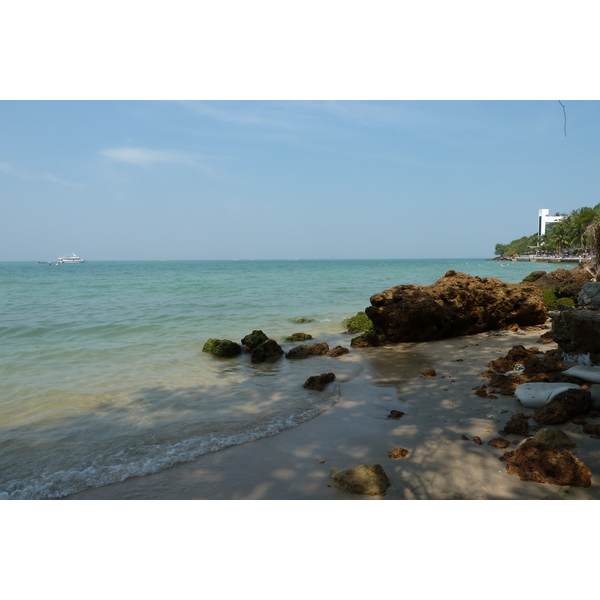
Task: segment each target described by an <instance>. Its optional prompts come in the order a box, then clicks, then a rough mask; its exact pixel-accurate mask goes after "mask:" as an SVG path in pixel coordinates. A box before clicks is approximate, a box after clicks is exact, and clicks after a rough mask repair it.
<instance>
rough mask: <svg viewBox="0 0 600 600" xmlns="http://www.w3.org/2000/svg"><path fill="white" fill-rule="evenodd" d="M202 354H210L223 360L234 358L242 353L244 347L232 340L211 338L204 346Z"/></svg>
mask: <svg viewBox="0 0 600 600" xmlns="http://www.w3.org/2000/svg"><path fill="white" fill-rule="evenodd" d="M202 352H209V353H210V354H214V355H215V356H220V357H221V358H233V357H234V356H237V355H238V354H240V353H241V352H242V347H241V346H240V345H239V344H236V343H235V342H232V341H231V340H217V339H215V338H210V339H209V340H208V341H207V342H206V343H205V344H204V346H203V348H202Z"/></svg>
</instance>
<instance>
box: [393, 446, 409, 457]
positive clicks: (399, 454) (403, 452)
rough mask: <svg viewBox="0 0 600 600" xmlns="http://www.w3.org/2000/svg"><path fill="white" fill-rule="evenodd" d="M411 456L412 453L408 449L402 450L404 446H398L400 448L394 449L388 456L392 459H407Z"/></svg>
mask: <svg viewBox="0 0 600 600" xmlns="http://www.w3.org/2000/svg"><path fill="white" fill-rule="evenodd" d="M409 454H410V451H409V450H407V449H406V448H402V446H398V448H392V449H391V450H390V451H389V452H388V456H389V457H390V458H406V457H407V456H408V455H409Z"/></svg>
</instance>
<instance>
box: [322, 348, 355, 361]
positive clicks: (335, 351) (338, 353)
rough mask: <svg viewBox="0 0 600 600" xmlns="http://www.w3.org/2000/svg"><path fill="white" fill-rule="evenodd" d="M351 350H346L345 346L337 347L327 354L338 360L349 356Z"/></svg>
mask: <svg viewBox="0 0 600 600" xmlns="http://www.w3.org/2000/svg"><path fill="white" fill-rule="evenodd" d="M348 352H350V350H348V348H344V346H336V347H335V348H333V349H332V350H330V351H329V352H327V353H326V354H327V356H331V357H332V358H338V357H340V356H344V354H348Z"/></svg>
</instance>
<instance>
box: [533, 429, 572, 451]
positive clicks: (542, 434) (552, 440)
mask: <svg viewBox="0 0 600 600" xmlns="http://www.w3.org/2000/svg"><path fill="white" fill-rule="evenodd" d="M533 437H535V439H537V440H539V441H540V442H542V443H544V444H546V446H549V447H550V448H554V449H556V448H576V447H577V444H576V443H575V442H574V441H573V440H572V439H571V438H570V437H569V436H568V435H567V434H566V433H565V432H564V431H563V430H562V429H557V428H556V427H543V428H542V429H540V430H539V431H538V432H537V433H536V434H535V435H534V436H533Z"/></svg>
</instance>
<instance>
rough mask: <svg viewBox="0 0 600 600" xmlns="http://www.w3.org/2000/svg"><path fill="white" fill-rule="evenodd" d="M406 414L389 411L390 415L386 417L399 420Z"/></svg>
mask: <svg viewBox="0 0 600 600" xmlns="http://www.w3.org/2000/svg"><path fill="white" fill-rule="evenodd" d="M405 414H406V413H403V412H402V411H401V410H390V414H389V415H388V416H387V418H388V419H399V418H400V417H403V416H404V415H405Z"/></svg>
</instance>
